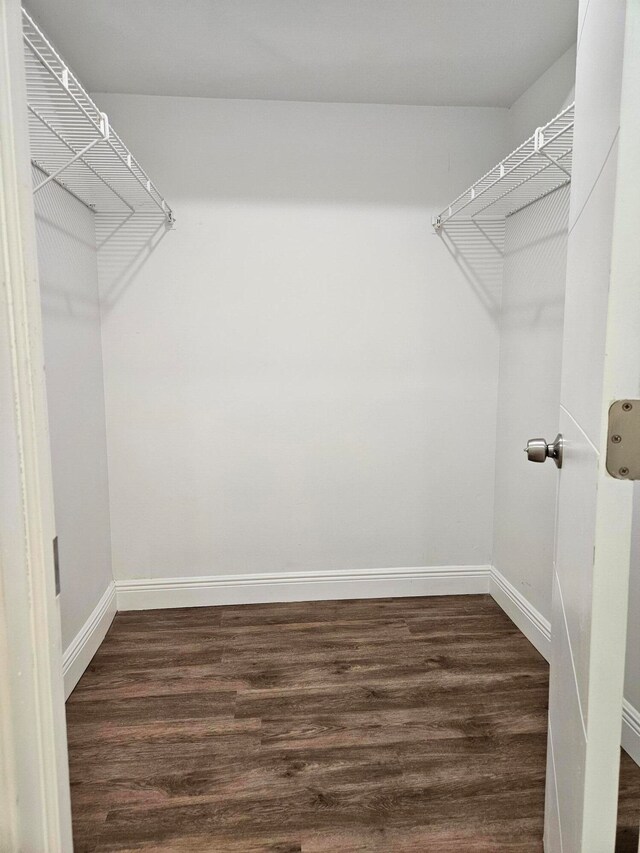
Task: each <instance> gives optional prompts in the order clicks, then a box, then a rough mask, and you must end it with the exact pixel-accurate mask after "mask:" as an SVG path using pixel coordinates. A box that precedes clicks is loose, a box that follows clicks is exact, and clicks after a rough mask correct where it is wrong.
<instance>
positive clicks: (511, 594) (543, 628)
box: [489, 566, 551, 660]
mask: <svg viewBox="0 0 640 853" xmlns="http://www.w3.org/2000/svg"><path fill="white" fill-rule="evenodd" d="M489 592H490V593H491V595H492V597H493V599H494V600H495V601H496V602H497V604H499V605H500V607H501V608H502V609H503V610H504V612H505V613H506V614H507V616H508V617H509V618H510V619H511V621H512V622H514V623H515V625H516V626H517V627H518V628H519V629H520V630H521V631H522V633H523V634H524V635H525V637H526V638H527V639H528V640H529V642H530V643H533V645H534V646H535V647H536V649H537V650H538V651H539V652H540V654H541V655H542V656H543V657H544V658H545V660H549V659H550V658H551V623H550V622H549V621H548V619H545V618H544V616H543V615H542V613H540V612H539V611H538V610H536V608H535V607H534V606H533V605H532V604H530V602H529V601H527V599H526V598H525V597H524V595H522V593H521V592H518V590H517V589H516V588H515V586H513V584H511V583H510V582H509V581H508V580H507V579H506V578H505V576H504V575H503V574H502V573H501V572H499V571H498V570H497V569H496V567H495V566H493V567H492V568H491V573H490V580H489Z"/></svg>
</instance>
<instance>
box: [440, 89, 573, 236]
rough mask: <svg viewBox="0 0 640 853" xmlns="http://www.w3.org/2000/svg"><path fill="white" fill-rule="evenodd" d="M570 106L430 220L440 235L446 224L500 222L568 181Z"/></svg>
mask: <svg viewBox="0 0 640 853" xmlns="http://www.w3.org/2000/svg"><path fill="white" fill-rule="evenodd" d="M573 106H574V105H573V104H571V105H570V106H568V107H567V108H566V109H565V110H563V111H562V112H561V113H559V115H557V116H556V117H555V118H554V119H552V120H551V121H550V122H549V123H548V124H545V125H544V127H539V128H538V129H537V130H536V132H535V133H534V134H533V136H531V137H530V138H529V139H527V141H526V142H524V143H523V144H522V145H520V147H519V148H516V150H515V151H513V152H512V153H511V154H509V156H508V157H505V159H504V160H502V161H501V162H500V163H498V165H497V166H494V168H493V169H491V171H489V172H487V173H486V175H483V176H482V177H481V178H480V180H479V181H476V182H475V184H472V186H470V187H469V188H468V189H466V190H465V191H464V192H463V193H461V194H460V195H459V196H458V197H457V198H456V199H454V201H452V202H451V204H449V205H448V206H447V207H445V209H444V210H443V211H441V212H440V213H439V214H438V215H437V216H435V217H434V218H433V227H434V228H435V229H436V231H439V230H440V228H442V226H443V225H445V224H446V223H447V222H450V221H451V220H458V221H459V220H462V219H467V220H468V219H471V220H479V221H480V220H482V219H499V218H503V217H506V216H510V215H511V214H512V213H517V211H519V210H522V209H523V208H525V207H527V206H528V205H530V204H533V202H534V201H538V199H541V198H543V197H544V196H546V195H548V194H549V193H551V192H553V191H554V190H556V189H558V188H559V187H562V186H564V185H565V184H568V183H569V182H570V181H571V154H572V151H573Z"/></svg>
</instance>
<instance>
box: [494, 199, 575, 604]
mask: <svg viewBox="0 0 640 853" xmlns="http://www.w3.org/2000/svg"><path fill="white" fill-rule="evenodd" d="M568 213H569V188H568V187H564V188H562V189H560V190H558V191H557V192H555V193H552V194H551V195H549V196H547V197H546V198H545V199H542V200H541V201H539V202H537V203H536V204H535V205H532V206H531V207H528V208H526V209H525V210H522V211H520V212H519V213H516V214H514V215H513V216H511V217H509V218H508V219H507V223H506V229H505V244H504V280H503V295H502V313H501V318H500V334H501V339H500V384H499V392H498V430H497V447H498V452H497V454H496V493H495V518H494V540H493V542H494V544H493V564H494V565H495V567H496V568H497V569H498V570H499V571H500V572H501V573H502V574H503V575H504V576H505V577H506V578H507V580H508V581H509V582H510V583H511V584H513V586H515V587H516V589H517V590H518V592H520V593H522V595H524V596H525V598H526V599H527V600H528V601H529V602H530V603H531V604H533V606H534V607H535V608H536V609H537V610H538V611H540V613H542V614H543V616H544V617H545V618H546V619H549V618H550V615H551V572H552V567H553V544H554V529H555V512H556V491H557V485H558V475H557V470H556V467H555V465H552V463H550V462H547V463H546V464H545V465H533V464H531V463H530V462H528V461H527V457H526V455H525V454H524V453H523V448H524V447H525V445H526V443H527V440H528V439H529V438H536V437H539V438H546V439H547V441H552V440H553V438H554V437H555V435H556V433H557V432H558V423H559V420H558V412H559V406H560V368H561V364H562V319H563V309H564V289H565V273H566V254H567V217H568Z"/></svg>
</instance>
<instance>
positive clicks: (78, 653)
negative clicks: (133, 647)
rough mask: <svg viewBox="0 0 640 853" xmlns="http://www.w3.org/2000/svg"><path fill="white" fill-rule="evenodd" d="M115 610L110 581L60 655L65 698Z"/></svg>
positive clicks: (83, 669) (100, 639) (112, 585)
mask: <svg viewBox="0 0 640 853" xmlns="http://www.w3.org/2000/svg"><path fill="white" fill-rule="evenodd" d="M116 612H117V609H116V587H115V584H114V583H113V581H111V583H110V584H109V586H108V587H107V588H106V590H105V591H104V593H103V595H102V597H101V598H100V601H99V602H98V603H97V604H96V606H95V607H94V608H93V610H92V612H91V615H90V616H89V618H88V619H87V621H86V622H85V623H84V625H83V626H82V628H81V629H80V631H78V633H77V634H76V636H75V637H74V639H73V641H72V642H71V644H70V645H69V647H68V648H67V649H66V651H65V652H64V655H63V656H62V672H63V674H64V696H65V699H67V698H68V697H69V695H70V694H71V691H72V690H73V688H74V687H75V686H76V684H77V683H78V681H80V676H81V675H82V673H83V672H84V671H85V669H86V668H87V667H88V666H89V663H90V662H91V658H92V657H93V656H94V655H95V653H96V652H97V651H98V648H99V647H100V643H101V642H102V641H103V640H104V638H105V636H106V633H107V631H108V630H109V626H110V625H111V623H112V622H113V617H114V616H115V615H116Z"/></svg>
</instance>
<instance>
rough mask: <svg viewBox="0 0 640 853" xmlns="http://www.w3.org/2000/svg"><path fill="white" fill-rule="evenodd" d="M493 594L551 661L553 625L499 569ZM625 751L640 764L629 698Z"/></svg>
mask: <svg viewBox="0 0 640 853" xmlns="http://www.w3.org/2000/svg"><path fill="white" fill-rule="evenodd" d="M489 591H490V593H491V595H492V596H493V598H494V599H495V601H496V602H497V603H498V604H499V605H500V607H501V608H502V609H503V610H504V612H505V613H506V614H507V616H509V618H510V619H511V620H512V621H513V622H514V623H515V625H516V626H517V627H518V628H519V629H520V630H521V631H522V633H523V634H524V635H525V637H526V638H527V639H528V640H529V641H530V642H531V643H533V645H534V646H535V647H536V649H537V650H538V651H539V652H540V654H541V655H542V656H543V657H544V658H546V660H550V658H551V624H550V623H549V621H548V620H547V619H545V618H544V616H543V615H542V614H541V613H540V612H539V611H538V610H536V608H535V607H533V605H532V604H530V603H529V602H528V601H527V599H526V598H525V597H524V596H523V595H522V593H520V592H518V590H517V589H516V588H515V587H514V586H513V585H512V584H511V583H509V581H508V580H507V579H506V578H505V576H504V575H503V574H501V573H500V572H499V571H498V570H497V569H496V568H495V566H494V567H492V569H491V577H490V583H489ZM622 748H623V749H624V751H625V752H626V753H628V755H630V756H631V758H633V760H634V761H635V762H636V764H640V711H638V709H637V708H635V707H634V706H633V705H632V704H631V702H628V701H627V700H626V699H624V700H623V704H622Z"/></svg>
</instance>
